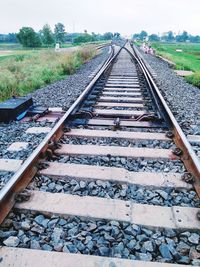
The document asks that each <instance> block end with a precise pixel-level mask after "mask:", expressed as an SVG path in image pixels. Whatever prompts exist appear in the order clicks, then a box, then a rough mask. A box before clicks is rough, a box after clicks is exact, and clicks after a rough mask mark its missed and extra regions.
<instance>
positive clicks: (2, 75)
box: [0, 70, 17, 100]
mask: <svg viewBox="0 0 200 267" xmlns="http://www.w3.org/2000/svg"><path fill="white" fill-rule="evenodd" d="M16 85H17V80H16V78H15V76H14V75H13V74H12V73H11V72H10V71H9V70H5V71H3V72H0V99H2V100H4V99H7V98H9V97H11V96H13V95H15V94H16Z"/></svg>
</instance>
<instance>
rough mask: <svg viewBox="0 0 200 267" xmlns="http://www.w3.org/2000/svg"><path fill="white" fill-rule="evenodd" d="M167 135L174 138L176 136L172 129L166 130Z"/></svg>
mask: <svg viewBox="0 0 200 267" xmlns="http://www.w3.org/2000/svg"><path fill="white" fill-rule="evenodd" d="M166 137H168V138H170V139H172V138H174V133H173V132H172V131H168V132H166Z"/></svg>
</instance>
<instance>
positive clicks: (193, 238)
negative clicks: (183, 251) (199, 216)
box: [188, 233, 199, 245]
mask: <svg viewBox="0 0 200 267" xmlns="http://www.w3.org/2000/svg"><path fill="white" fill-rule="evenodd" d="M188 240H189V242H190V243H192V244H195V245H198V244H199V235H198V234H196V233H192V234H191V236H190V237H188Z"/></svg>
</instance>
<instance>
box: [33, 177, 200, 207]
mask: <svg viewBox="0 0 200 267" xmlns="http://www.w3.org/2000/svg"><path fill="white" fill-rule="evenodd" d="M147 178H148V177H147ZM28 188H29V189H31V190H33V189H36V190H40V191H44V192H51V193H66V194H72V195H78V196H95V197H103V198H109V199H121V200H131V201H132V202H134V203H141V204H148V205H158V206H168V207H171V206H182V207H186V206H187V207H199V205H200V200H199V198H198V196H197V194H196V192H195V191H194V190H186V189H173V188H163V189H153V188H145V187H143V186H137V185H127V184H120V183H116V182H110V181H101V180H97V181H86V180H76V179H70V180H69V181H66V180H65V179H62V178H59V179H58V180H57V179H52V178H49V177H47V176H43V175H41V176H38V177H35V178H34V180H33V182H32V183H31V184H30V185H29V187H28Z"/></svg>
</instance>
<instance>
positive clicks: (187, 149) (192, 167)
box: [131, 46, 200, 197]
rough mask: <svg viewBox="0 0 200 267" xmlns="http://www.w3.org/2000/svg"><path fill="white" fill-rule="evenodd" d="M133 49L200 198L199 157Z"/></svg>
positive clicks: (137, 53) (134, 49)
mask: <svg viewBox="0 0 200 267" xmlns="http://www.w3.org/2000/svg"><path fill="white" fill-rule="evenodd" d="M131 47H132V49H133V52H134V53H135V55H134V54H133V56H134V57H135V58H137V59H138V61H139V62H140V65H141V67H142V68H143V69H144V71H145V73H146V76H147V77H148V80H149V82H150V83H151V85H152V87H153V88H154V90H155V92H156V94H157V96H158V98H159V100H160V102H161V104H162V106H163V109H164V110H165V112H166V114H167V116H168V120H169V121H170V124H171V126H172V129H173V133H174V138H173V140H174V142H175V144H176V145H177V147H179V148H180V149H181V150H182V151H183V155H182V156H181V159H182V160H183V162H184V164H185V167H186V169H187V171H188V172H190V173H191V174H192V175H193V176H194V178H195V182H194V187H195V189H196V192H197V194H198V196H199V197H200V161H199V159H198V157H197V155H196V154H195V152H194V150H193V148H192V146H191V145H190V143H189V141H188V139H187V137H186V136H185V134H184V132H183V130H182V129H181V127H180V126H179V124H178V122H177V120H176V118H175V117H174V115H173V114H172V112H171V110H170V108H169V107H168V105H167V103H166V101H165V100H164V98H163V96H162V94H161V92H160V90H159V88H158V87H157V85H156V83H155V82H154V80H153V78H152V76H151V74H150V72H149V70H148V68H147V67H146V64H145V63H144V61H143V59H142V58H141V56H140V55H139V52H138V51H137V50H136V48H134V46H131Z"/></svg>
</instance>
